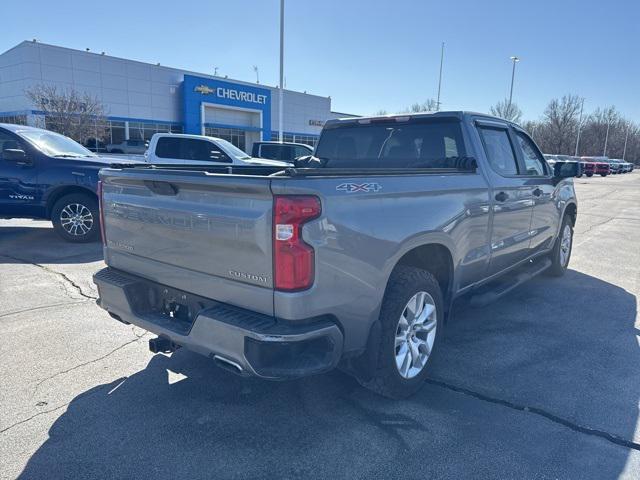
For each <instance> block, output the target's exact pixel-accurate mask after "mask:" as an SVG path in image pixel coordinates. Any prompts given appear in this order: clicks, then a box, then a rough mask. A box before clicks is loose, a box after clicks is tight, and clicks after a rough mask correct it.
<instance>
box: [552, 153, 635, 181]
mask: <svg viewBox="0 0 640 480" xmlns="http://www.w3.org/2000/svg"><path fill="white" fill-rule="evenodd" d="M544 158H545V160H546V161H547V163H548V164H549V165H551V166H553V165H554V164H556V163H558V162H578V163H579V164H580V170H579V173H578V175H576V176H577V177H578V178H580V177H582V176H583V175H585V176H587V177H592V176H594V175H600V176H602V177H606V176H607V175H609V174H611V175H616V174H618V173H628V172H631V171H633V169H634V165H633V163H629V162H625V161H624V160H620V159H617V158H609V157H575V156H571V155H551V154H545V155H544Z"/></svg>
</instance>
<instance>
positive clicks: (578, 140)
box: [573, 98, 584, 157]
mask: <svg viewBox="0 0 640 480" xmlns="http://www.w3.org/2000/svg"><path fill="white" fill-rule="evenodd" d="M583 108H584V98H583V99H582V103H581V104H580V119H579V120H578V137H577V138H576V151H575V153H574V154H573V156H574V157H577V156H578V146H579V145H580V130H582V109H583Z"/></svg>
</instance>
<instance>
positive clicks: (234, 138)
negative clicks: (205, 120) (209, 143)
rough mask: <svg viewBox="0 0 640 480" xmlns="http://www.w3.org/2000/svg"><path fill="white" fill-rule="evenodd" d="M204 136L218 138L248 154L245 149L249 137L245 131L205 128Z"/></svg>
mask: <svg viewBox="0 0 640 480" xmlns="http://www.w3.org/2000/svg"><path fill="white" fill-rule="evenodd" d="M204 134H205V135H207V136H209V137H216V138H221V139H223V140H226V141H227V142H230V143H232V144H233V145H235V146H236V147H238V148H239V149H240V150H242V151H243V152H246V150H245V147H246V145H247V135H246V132H245V131H244V130H240V129H238V128H217V127H205V128H204Z"/></svg>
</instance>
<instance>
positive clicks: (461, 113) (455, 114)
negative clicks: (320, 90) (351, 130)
mask: <svg viewBox="0 0 640 480" xmlns="http://www.w3.org/2000/svg"><path fill="white" fill-rule="evenodd" d="M467 116H473V117H484V118H487V119H489V120H497V121H500V122H506V123H509V124H511V125H517V124H516V123H514V122H511V121H509V120H505V119H504V118H500V117H496V116H495V115H489V114H487V113H480V112H471V111H465V110H450V111H443V112H419V113H412V112H407V113H394V114H390V115H374V116H370V117H356V118H337V119H331V120H327V121H326V123H325V126H330V125H339V124H349V123H360V124H362V123H368V122H370V121H382V120H393V119H396V118H402V119H404V118H406V119H409V118H456V119H458V120H462V119H463V118H464V117H467Z"/></svg>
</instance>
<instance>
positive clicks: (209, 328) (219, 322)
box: [93, 268, 343, 380]
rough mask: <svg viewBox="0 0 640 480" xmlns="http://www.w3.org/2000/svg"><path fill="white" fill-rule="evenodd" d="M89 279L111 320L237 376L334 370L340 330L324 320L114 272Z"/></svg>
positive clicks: (280, 375) (339, 352)
mask: <svg viewBox="0 0 640 480" xmlns="http://www.w3.org/2000/svg"><path fill="white" fill-rule="evenodd" d="M93 281H94V283H95V284H96V285H97V287H98V292H99V299H98V304H99V305H100V306H101V307H102V308H104V309H105V310H107V311H108V312H109V314H110V315H111V316H112V317H114V318H116V319H117V320H119V321H122V322H125V323H131V324H134V325H137V326H139V327H141V328H144V329H145V330H148V331H150V332H153V333H155V334H156V335H158V336H160V337H164V338H167V339H169V340H170V341H171V342H173V343H174V344H176V345H179V346H182V347H185V348H187V349H189V350H192V351H195V352H197V353H200V354H202V355H205V356H208V357H211V358H213V359H215V360H217V361H218V362H219V363H220V364H221V365H223V366H227V367H229V368H230V369H231V370H233V371H236V372H237V373H241V374H244V375H253V376H258V377H261V378H266V379H272V380H280V379H288V378H297V377H302V376H307V375H313V374H317V373H322V372H325V371H327V370H330V369H332V368H334V367H335V366H336V365H337V364H338V362H339V360H340V357H341V355H342V346H343V336H342V332H341V330H340V329H339V328H338V326H337V325H336V324H335V323H333V322H331V321H330V320H328V319H311V320H308V321H301V322H287V321H283V320H279V319H275V318H273V317H270V316H268V315H263V314H259V313H255V312H251V311H249V310H245V309H241V308H238V307H234V306H230V305H226V304H222V303H219V302H216V301H214V300H211V299H206V298H203V297H198V296H196V295H193V294H190V293H188V292H183V291H180V290H176V289H173V288H170V287H165V286H163V285H159V284H157V283H155V282H151V281H149V280H146V279H143V278H141V277H137V276H135V275H131V274H128V273H124V272H122V271H119V270H115V269H113V268H105V269H103V270H100V271H99V272H97V273H96V274H95V275H94V276H93ZM168 305H170V307H168ZM175 305H178V308H177V309H176V307H175ZM167 310H170V311H171V312H173V315H170V314H169V313H168V311H167ZM174 310H175V311H174Z"/></svg>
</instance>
